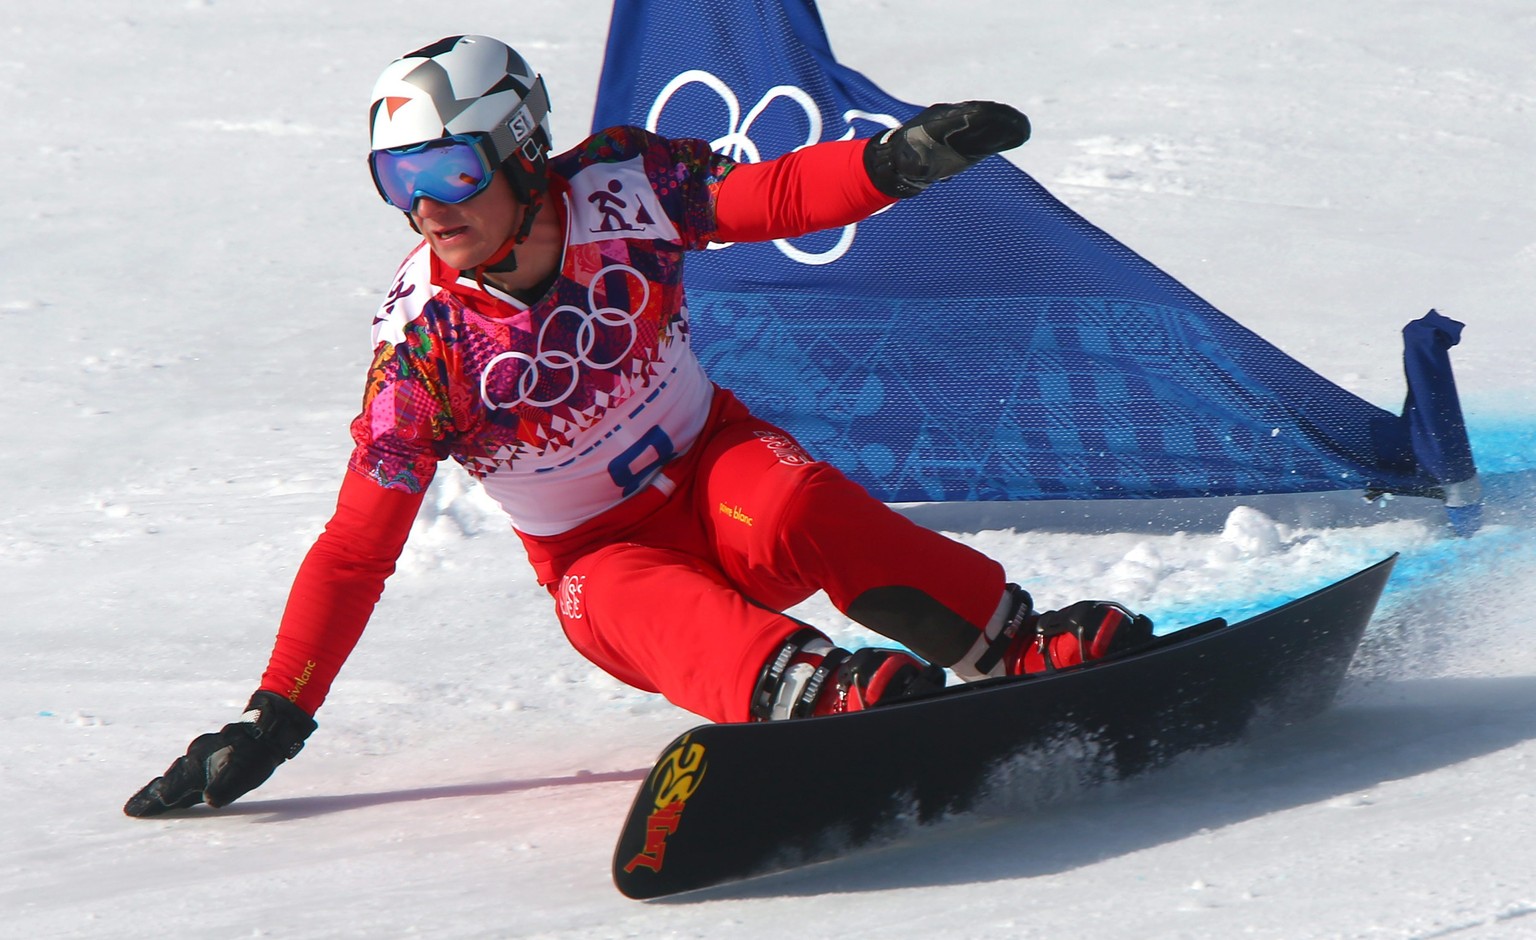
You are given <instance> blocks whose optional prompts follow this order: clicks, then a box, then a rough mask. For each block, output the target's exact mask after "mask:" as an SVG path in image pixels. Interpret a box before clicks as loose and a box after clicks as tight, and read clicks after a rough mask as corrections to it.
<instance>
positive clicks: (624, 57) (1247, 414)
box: [593, 0, 1476, 503]
mask: <svg viewBox="0 0 1536 940" xmlns="http://www.w3.org/2000/svg"><path fill="white" fill-rule="evenodd" d="M924 104H927V102H924ZM918 110H920V109H919V107H918V106H915V105H912V104H908V103H906V102H902V101H898V100H896V99H894V98H892V97H891V96H889V95H887V94H886V93H885V92H883V91H881V90H880V88H878V87H877V86H875V85H874V84H873V83H871V82H870V81H869V80H868V79H867V78H865V77H864V76H863V75H861V74H859V73H857V72H855V71H852V70H850V69H848V68H845V67H843V66H842V65H839V64H838V62H837V61H836V59H835V58H834V57H833V55H832V51H831V48H830V45H829V44H828V40H827V36H826V34H825V31H824V29H823V27H822V23H821V19H820V16H819V14H818V13H817V11H816V8H815V5H814V3H812V2H811V0H617V2H616V3H615V5H614V11H613V17H612V22H611V24H610V30H609V36H608V47H607V53H606V59H605V61H604V65H603V72H602V76H601V82H600V85H599V91H598V99H597V107H596V112H595V114H594V120H593V125H594V129H601V128H604V127H609V126H613V125H619V124H634V125H639V126H642V127H645V128H647V129H650V130H653V131H656V132H658V133H661V134H664V135H666V136H670V137H700V138H704V139H706V140H709V141H711V143H712V145H713V146H714V148H715V149H716V150H718V151H722V152H724V153H727V154H729V155H731V156H732V157H734V158H735V159H737V160H740V161H758V160H766V159H770V158H772V157H775V156H779V155H781V154H784V153H787V152H790V151H792V150H794V149H796V148H798V147H801V146H805V145H807V144H809V143H813V142H816V141H819V140H829V139H838V138H848V137H867V136H871V135H872V134H874V133H876V132H878V131H879V130H881V129H883V128H885V127H892V126H896V125H897V124H899V123H900V122H901V121H902V120H903V119H905V118H907V117H909V116H911V115H912V114H915V113H916V112H917V111H918ZM1026 146H1027V145H1026ZM686 277H687V280H686V284H687V290H688V306H689V311H690V318H691V322H692V325H693V327H692V328H693V333H694V338H695V343H696V346H697V348H698V350H699V352H700V355H701V357H702V358H703V359H704V362H705V365H706V367H707V368H708V370H709V372H710V375H711V376H712V377H713V378H714V379H715V381H717V382H719V383H720V384H721V385H724V386H726V387H727V388H730V389H732V390H733V391H735V392H736V393H737V394H738V395H739V396H740V397H741V398H743V400H745V401H746V402H747V403H748V404H749V405H751V407H752V408H753V410H754V411H755V412H756V413H757V414H759V415H760V416H762V417H764V418H766V419H768V420H770V421H774V422H776V423H778V424H780V425H782V426H784V427H785V428H787V429H788V430H790V431H791V432H792V433H794V434H795V435H796V436H797V437H798V438H799V439H800V440H801V442H802V443H803V444H805V445H806V447H807V448H809V449H810V451H811V452H812V453H813V454H815V455H817V456H819V457H822V458H824V459H827V460H830V461H831V462H833V463H834V464H836V465H838V466H839V467H840V468H841V469H842V470H843V471H844V472H846V473H847V474H849V475H850V476H851V477H853V478H854V479H856V480H857V481H859V482H860V483H861V484H863V485H864V486H866V487H868V488H869V489H870V490H871V491H872V492H873V493H874V494H875V495H876V496H878V497H879V498H881V499H883V500H886V501H888V502H909V501H939V500H982V499H1012V500H1023V499H1101V498H1158V497H1187V496H1230V495H1247V494H1259V493H1297V492H1309V491H1320V490H1369V491H1384V492H1393V493H1403V494H1415V495H1433V496H1439V497H1444V496H1445V495H1446V490H1447V488H1448V487H1452V488H1455V490H1456V492H1458V493H1460V494H1462V495H1461V497H1459V499H1460V501H1461V502H1462V503H1466V502H1468V501H1469V499H1468V497H1467V496H1466V494H1468V493H1471V492H1473V491H1474V490H1475V480H1476V471H1475V468H1474V467H1473V464H1472V455H1471V450H1470V447H1468V446H1467V444H1466V432H1465V428H1464V427H1463V426H1462V424H1461V413H1460V406H1459V404H1458V401H1457V398H1456V393H1455V386H1454V383H1453V381H1452V378H1451V373H1450V364H1449V356H1448V352H1447V350H1448V349H1449V347H1450V346H1452V345H1455V343H1456V341H1457V339H1458V338H1459V334H1460V329H1461V324H1459V323H1456V322H1455V321H1452V320H1448V319H1446V318H1444V317H1441V316H1440V315H1439V314H1436V313H1434V312H1431V313H1430V314H1429V315H1428V316H1426V317H1425V318H1423V319H1422V320H1420V321H1416V322H1417V324H1418V328H1416V329H1413V330H1410V331H1405V336H1407V337H1408V342H1409V344H1410V349H1409V352H1408V354H1407V363H1408V365H1409V366H1410V368H1409V370H1408V376H1409V380H1410V391H1409V395H1408V402H1409V407H1408V410H1407V412H1406V413H1405V414H1404V415H1402V416H1398V415H1394V414H1391V413H1389V412H1387V411H1384V410H1382V409H1380V408H1377V407H1376V406H1374V405H1371V404H1369V403H1368V402H1366V401H1364V400H1362V399H1360V398H1358V397H1356V396H1354V395H1353V394H1351V393H1349V392H1347V391H1345V390H1344V389H1342V388H1339V387H1338V386H1336V385H1334V384H1332V383H1331V382H1329V381H1327V380H1326V379H1324V378H1323V377H1321V376H1319V375H1318V374H1316V373H1315V372H1313V371H1312V370H1310V369H1308V368H1306V367H1305V366H1303V365H1302V364H1301V363H1299V362H1297V361H1295V360H1294V359H1292V358H1291V357H1289V356H1287V355H1286V354H1284V353H1283V352H1281V351H1280V350H1279V349H1277V348H1276V347H1274V346H1273V345H1271V344H1269V343H1268V342H1266V341H1264V340H1263V339H1261V338H1260V337H1258V336H1257V335H1255V334H1254V333H1253V332H1251V331H1249V330H1248V329H1246V328H1244V327H1243V326H1241V325H1239V324H1238V323H1236V322H1235V321H1233V320H1232V319H1230V318H1229V317H1227V316H1225V315H1224V314H1222V313H1221V312H1219V311H1217V310H1216V309H1215V308H1213V307H1212V306H1211V305H1209V304H1207V303H1206V302H1205V301H1203V300H1201V299H1200V298H1199V297H1197V296H1196V295H1195V294H1194V293H1192V292H1191V291H1190V290H1188V289H1187V288H1186V287H1184V285H1182V284H1181V283H1179V282H1178V281H1177V280H1175V279H1174V278H1172V277H1170V276H1169V275H1168V274H1166V273H1165V272H1163V271H1162V270H1160V269H1158V268H1157V267H1155V266H1154V265H1152V264H1150V263H1149V262H1147V261H1146V260H1145V259H1143V258H1142V257H1140V256H1139V255H1137V254H1136V253H1135V252H1133V251H1131V250H1130V249H1128V248H1127V247H1125V246H1124V245H1122V244H1120V243H1119V242H1118V241H1116V240H1115V239H1114V238H1112V237H1110V236H1109V235H1107V234H1106V233H1104V232H1103V231H1101V230H1100V229H1098V228H1096V227H1094V226H1093V225H1091V224H1090V223H1088V222H1087V221H1085V220H1084V219H1082V218H1081V217H1080V216H1078V215H1077V214H1076V213H1074V212H1073V211H1072V210H1071V209H1069V208H1067V207H1066V206H1065V205H1063V204H1062V203H1061V202H1060V201H1058V200H1057V199H1055V198H1054V197H1053V196H1051V195H1050V194H1049V193H1048V192H1046V190H1045V189H1044V188H1043V187H1042V186H1041V185H1040V184H1039V183H1038V182H1036V181H1035V180H1034V179H1033V178H1031V177H1030V176H1029V175H1028V174H1026V173H1024V172H1023V171H1021V170H1019V169H1018V168H1017V167H1015V166H1014V165H1013V164H1011V163H1009V162H1008V161H1007V160H1005V159H1003V158H1000V157H993V158H990V159H988V160H986V161H983V162H982V163H981V164H979V165H978V166H977V167H975V168H973V169H971V170H969V171H967V172H966V173H964V174H962V175H961V176H959V177H957V178H955V179H953V180H950V181H947V182H944V183H940V184H938V185H936V186H934V187H933V188H932V189H930V190H929V191H928V192H926V193H924V194H923V195H921V196H919V197H917V198H916V199H912V200H907V201H905V202H902V203H900V204H898V205H896V206H894V207H892V208H891V209H889V210H886V211H885V212H883V213H881V214H879V215H876V216H874V217H872V218H870V219H868V220H865V221H864V222H861V223H859V224H857V225H850V226H848V227H847V228H845V229H841V230H839V231H833V232H822V233H817V234H815V235H812V236H807V237H805V238H801V239H795V240H793V241H781V242H773V243H763V244H736V245H730V246H727V247H720V248H715V249H712V250H709V251H706V252H700V253H697V254H695V255H694V256H692V257H691V258H690V259H689V261H688V268H687V275H686Z"/></svg>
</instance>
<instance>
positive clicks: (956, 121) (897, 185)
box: [864, 101, 1029, 199]
mask: <svg viewBox="0 0 1536 940" xmlns="http://www.w3.org/2000/svg"><path fill="white" fill-rule="evenodd" d="M1026 140H1029V118H1027V117H1025V116H1024V114H1023V112H1021V111H1019V110H1018V109H1016V108H1013V107H1011V106H1009V105H1006V104H999V103H998V102H996V101H962V102H960V103H959V104H936V105H932V106H930V107H928V108H926V109H925V110H923V111H922V112H920V113H919V114H917V115H916V116H915V117H913V118H912V119H911V120H909V121H907V122H906V123H905V124H903V125H901V126H900V127H897V128H893V129H891V130H888V131H886V132H885V133H883V134H880V135H878V136H875V137H871V138H870V140H869V143H868V144H866V145H865V146H864V168H865V169H866V170H867V171H868V172H869V178H870V180H872V181H873V182H874V184H875V188H876V189H878V190H880V191H881V192H882V193H884V194H885V195H887V196H890V197H892V198H896V199H904V198H906V197H908V196H916V195H917V194H918V193H920V192H922V191H923V190H925V189H927V188H928V187H929V186H931V185H933V184H934V183H936V182H938V181H939V180H944V179H949V178H950V177H951V176H954V175H955V174H956V173H959V172H960V171H961V170H964V169H965V168H967V167H969V166H971V165H973V164H975V163H977V162H979V161H981V160H983V159H985V158H987V157H990V156H992V155H993V154H995V153H1002V152H1003V151H1004V150H1012V149H1013V148H1014V147H1017V146H1019V145H1020V144H1023V143H1024V142H1025V141H1026Z"/></svg>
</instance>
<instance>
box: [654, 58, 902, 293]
mask: <svg viewBox="0 0 1536 940" xmlns="http://www.w3.org/2000/svg"><path fill="white" fill-rule="evenodd" d="M695 84H697V85H703V86H704V87H705V88H708V89H709V90H711V91H713V92H714V93H715V94H717V95H719V96H720V100H721V101H722V102H723V103H724V104H725V109H726V115H727V121H728V124H729V126H728V127H727V129H726V132H725V133H724V134H723V135H722V136H720V137H716V138H715V139H714V140H712V141H710V142H709V145H710V147H711V148H713V149H714V150H715V151H716V152H717V153H721V154H724V155H725V156H727V157H730V158H731V159H732V160H736V161H738V162H743V163H761V162H762V159H763V156H762V152H761V151H760V150H759V149H758V146H757V144H756V143H755V142H754V141H753V140H752V135H751V132H752V125H753V123H754V122H756V121H757V119H758V118H760V117H762V115H763V112H764V111H766V110H768V107H769V106H770V105H772V104H773V103H774V102H775V101H778V100H779V99H781V98H782V99H784V100H786V101H789V102H791V103H792V104H796V105H799V106H800V109H801V110H802V111H804V112H805V118H806V132H805V143H803V144H800V145H799V146H797V147H795V148H794V149H795V150H799V149H801V148H803V147H809V146H810V145H811V144H814V143H817V142H818V141H820V140H821V133H822V120H821V109H820V108H818V107H816V102H815V100H814V99H812V98H811V96H810V95H808V94H806V92H805V90H804V89H802V88H799V87H797V86H795V85H775V86H773V87H772V88H770V89H768V90H767V91H766V92H764V93H763V97H762V98H761V99H760V100H759V101H758V102H757V104H755V105H753V106H752V108H751V110H749V111H748V112H747V113H746V116H745V117H743V116H742V113H741V101H740V99H738V98H737V97H736V93H735V92H734V91H732V90H731V86H729V85H727V84H726V83H725V82H723V81H721V80H720V78H719V77H717V76H716V75H714V74H713V73H712V72H706V71H704V70H703V69H688V70H687V71H685V72H681V73H679V74H678V75H677V76H676V77H674V78H673V79H672V80H671V81H670V82H667V84H666V85H665V86H664V87H663V88H662V89H661V91H660V92H658V93H657V95H656V101H655V102H654V103H652V105H651V110H650V113H649V114H647V115H646V118H645V129H646V130H648V131H650V132H651V133H653V134H654V133H656V129H657V128H658V127H659V126H660V125H661V112H662V111H663V110H664V109H665V108H666V106H667V103H668V102H669V101H671V100H672V96H673V95H675V94H677V92H678V91H680V90H681V89H683V88H685V87H687V86H689V85H695ZM855 120H865V121H870V122H872V123H875V124H879V125H881V126H883V127H898V126H900V124H901V122H900V121H898V120H896V118H894V117H892V116H891V115H889V114H876V113H874V112H870V111H860V110H857V109H854V110H849V111H845V112H843V121H844V122H846V123H847V125H848V129H847V131H845V132H844V133H843V136H842V137H839V138H838V140H852V139H853V138H854V129H853V122H854V121H855ZM880 211H881V212H884V211H885V210H884V209H882V210H880ZM857 229H858V225H857V224H853V225H846V226H844V227H843V230H842V234H841V235H840V236H839V237H838V240H837V244H835V245H833V246H832V247H831V248H828V249H827V250H826V251H822V252H809V251H802V250H801V249H799V248H796V247H795V246H794V245H792V244H790V242H789V240H788V239H784V238H776V239H774V242H773V244H774V246H775V247H777V248H778V249H779V251H781V252H783V253H784V256H785V257H786V258H788V259H789V260H791V261H798V262H799V263H801V264H811V265H820V264H831V263H832V262H833V261H836V260H837V259H839V258H841V257H842V256H843V255H846V254H847V253H848V249H850V248H852V247H853V237H854V233H855V231H856V230H857ZM710 247H711V248H727V247H729V246H728V245H725V244H720V245H711V246H710Z"/></svg>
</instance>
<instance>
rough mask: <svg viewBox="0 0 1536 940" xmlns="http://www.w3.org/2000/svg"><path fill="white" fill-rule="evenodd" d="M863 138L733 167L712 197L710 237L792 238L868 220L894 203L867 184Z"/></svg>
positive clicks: (736, 239) (747, 239) (739, 239)
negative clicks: (714, 230)
mask: <svg viewBox="0 0 1536 940" xmlns="http://www.w3.org/2000/svg"><path fill="white" fill-rule="evenodd" d="M866 143H867V141H864V140H837V141H828V142H826V143H820V144H815V145H813V146H810V147H806V148H804V149H803V150H796V151H795V152H794V153H788V154H785V155H784V156H782V157H779V158H778V159H777V160H769V161H766V162H764V163H738V164H737V165H736V166H735V167H733V168H732V169H731V171H730V172H729V173H728V174H726V177H725V179H724V180H722V181H721V182H720V190H719V194H718V195H717V196H716V197H715V224H716V232H715V238H716V239H717V240H719V241H727V242H757V241H768V240H770V239H774V238H794V237H795V236H797V235H804V234H806V233H808V232H816V231H820V230H821V229H824V228H840V227H842V226H844V225H849V224H852V223H854V222H858V221H859V220H861V219H865V218H868V217H869V216H870V215H873V214H874V213H875V212H878V211H879V210H881V209H884V208H885V207H886V206H890V205H894V204H895V202H896V200H895V199H892V198H890V197H889V196H886V195H885V194H883V193H881V192H880V191H879V190H878V189H876V188H875V184H874V183H872V182H870V179H869V172H868V171H867V170H865V169H864V147H865V144H866Z"/></svg>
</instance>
